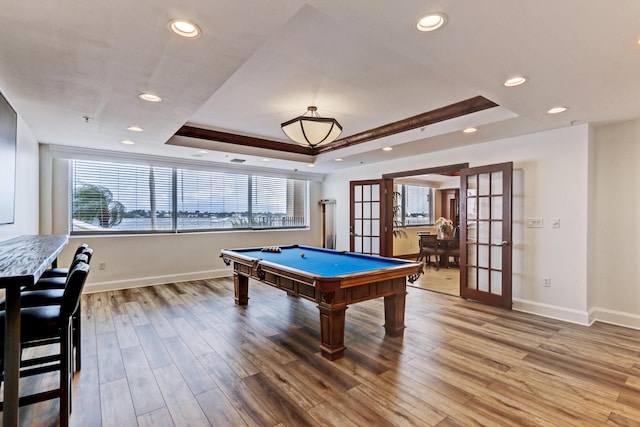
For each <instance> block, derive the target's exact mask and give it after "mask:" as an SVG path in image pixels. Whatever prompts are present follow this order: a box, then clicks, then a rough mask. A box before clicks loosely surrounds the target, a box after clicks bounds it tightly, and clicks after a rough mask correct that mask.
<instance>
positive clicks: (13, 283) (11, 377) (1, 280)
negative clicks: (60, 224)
mask: <svg viewBox="0 0 640 427" xmlns="http://www.w3.org/2000/svg"><path fill="white" fill-rule="evenodd" d="M68 242H69V237H68V236H67V235H61V234H57V235H25V236H18V237H14V238H11V239H9V240H5V241H2V242H0V288H4V289H5V292H6V296H5V299H6V308H5V310H6V314H5V319H6V321H5V325H4V328H5V329H4V330H5V332H4V406H3V414H2V415H3V424H2V425H3V426H16V425H18V409H19V385H20V384H19V382H20V293H21V290H22V289H23V288H28V287H30V286H33V285H35V283H36V282H37V281H38V279H39V278H40V276H41V275H42V273H43V272H44V271H45V270H46V269H47V267H49V266H50V265H51V264H53V263H54V262H55V261H56V259H57V257H58V255H59V254H60V252H62V250H63V249H64V247H65V246H66V245H67V243H68Z"/></svg>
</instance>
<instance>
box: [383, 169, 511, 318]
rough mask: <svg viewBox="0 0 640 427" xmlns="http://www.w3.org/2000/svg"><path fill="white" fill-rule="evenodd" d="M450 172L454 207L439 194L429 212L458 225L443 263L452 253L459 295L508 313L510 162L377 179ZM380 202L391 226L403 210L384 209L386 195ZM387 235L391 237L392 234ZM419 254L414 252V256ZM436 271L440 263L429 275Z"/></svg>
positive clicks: (443, 239) (442, 239)
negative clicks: (456, 264) (456, 265)
mask: <svg viewBox="0 0 640 427" xmlns="http://www.w3.org/2000/svg"><path fill="white" fill-rule="evenodd" d="M455 174H459V176H460V185H459V186H460V188H459V190H458V193H457V194H459V203H457V204H455V203H452V202H451V199H450V196H447V197H444V196H443V197H442V200H444V201H443V202H441V206H440V209H439V211H438V208H437V207H436V205H435V204H434V207H433V209H434V211H433V212H432V218H435V217H437V216H438V215H440V214H441V213H442V212H447V213H448V215H449V216H452V218H447V220H449V221H451V223H453V222H454V221H456V222H458V221H459V224H460V227H459V233H458V237H457V238H452V239H451V240H453V241H456V242H457V243H458V245H459V247H458V249H457V252H455V251H451V250H450V247H449V249H448V250H447V251H445V252H444V253H445V254H448V255H445V256H444V259H445V265H449V260H450V256H451V255H453V254H454V253H455V254H456V255H457V259H458V261H459V268H460V270H459V273H458V275H459V281H458V282H459V295H460V296H461V297H463V298H466V299H472V300H476V301H479V302H482V303H485V304H489V305H493V306H496V307H503V308H507V309H511V305H512V298H511V295H512V294H511V287H512V277H511V276H512V273H511V263H512V248H511V238H512V176H513V163H512V162H506V163H500V164H494V165H484V166H478V167H474V168H469V165H468V164H466V163H465V164H456V165H449V166H443V167H437V168H427V169H420V170H413V171H405V172H400V173H394V174H387V175H383V177H382V178H383V180H400V179H404V180H406V179H408V178H409V177H411V179H417V178H416V177H422V176H427V175H446V176H452V175H455ZM396 190H397V187H396V188H394V190H393V193H394V195H395V193H396V192H397V191H396ZM402 191H406V189H404V188H403V190H402ZM454 193H455V192H454ZM386 199H387V204H388V205H389V207H388V209H385V211H384V215H383V216H388V217H392V216H393V219H394V224H395V223H397V218H396V217H397V212H398V211H401V212H403V211H402V210H403V209H405V210H406V207H405V206H404V205H402V206H401V209H400V210H398V209H397V206H390V205H391V204H392V203H393V196H391V195H389V196H388V197H386ZM403 200H405V199H403ZM434 202H437V198H435V199H434ZM403 203H404V201H403ZM443 205H444V206H443ZM403 215H404V217H403V218H406V216H407V215H406V212H403ZM456 215H459V218H456ZM414 225H415V223H414V224H407V223H404V224H403V228H404V231H405V232H406V230H409V229H411V228H413V227H412V226H414ZM394 228H395V227H394ZM394 231H395V230H394ZM425 232H427V231H425ZM433 232H437V230H433ZM384 234H385V235H386V236H387V237H388V239H392V238H393V236H392V231H391V230H388V231H385V233H384ZM393 234H396V235H397V233H393ZM405 234H408V233H405ZM409 238H411V236H409ZM437 240H438V242H437V245H440V244H444V243H446V240H447V236H445V235H442V236H438V239H437ZM421 252H422V251H420V250H418V253H421ZM391 253H392V254H393V256H399V255H402V254H399V253H396V251H395V248H394V249H393V250H392V251H391ZM422 253H425V252H422ZM436 253H437V251H436ZM438 261H440V262H441V260H436V262H438ZM442 268H443V265H442V263H440V264H438V266H436V269H435V271H436V272H439V271H440V269H442ZM433 276H435V275H433ZM423 277H425V279H426V278H427V277H428V276H426V275H424V276H423ZM445 280H446V279H445ZM449 280H451V279H449ZM427 282H429V280H427ZM431 282H434V283H435V277H432V280H431ZM434 290H435V289H434Z"/></svg>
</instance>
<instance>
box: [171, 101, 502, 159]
mask: <svg viewBox="0 0 640 427" xmlns="http://www.w3.org/2000/svg"><path fill="white" fill-rule="evenodd" d="M497 106H498V104H496V103H495V102H493V101H490V100H488V99H487V98H485V97H483V96H476V97H473V98H469V99H466V100H464V101H460V102H456V103H455V104H451V105H447V106H444V107H441V108H438V109H435V110H431V111H427V112H426V113H422V114H418V115H417V116H413V117H408V118H406V119H402V120H398V121H397V122H393V123H389V124H386V125H383V126H379V127H377V128H374V129H370V130H366V131H364V132H360V133H357V134H354V135H350V136H347V137H345V138H341V139H338V140H336V141H334V142H332V143H330V144H327V145H323V146H320V147H316V148H311V147H303V146H302V145H296V144H289V143H286V142H281V141H273V140H270V139H263V138H256V137H253V136H246V135H238V134H235V133H228V132H222V131H217V130H211V129H203V128H198V127H195V126H187V125H185V126H182V127H181V128H180V129H178V131H177V132H176V136H186V137H189V138H197V139H203V140H208V141H217V142H224V143H228V144H236V145H244V146H247V147H256V148H265V149H267V150H277V151H284V152H288V153H298V154H306V155H311V156H316V155H318V154H320V153H325V152H328V151H333V150H338V149H340V148H346V147H351V146H353V145H357V144H362V143H363V142H368V141H372V140H374V139H379V138H384V137H385V136H390V135H395V134H397V133H402V132H406V131H408V130H412V129H417V128H420V127H423V126H428V125H431V124H434V123H439V122H443V121H445V120H449V119H453V118H456V117H460V116H464V115H467V114H472V113H476V112H478V111H482V110H486V109H488V108H493V107H497ZM167 143H168V144H169V142H167ZM170 144H172V145H179V144H176V142H171V143H170Z"/></svg>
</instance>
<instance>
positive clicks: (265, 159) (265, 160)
mask: <svg viewBox="0 0 640 427" xmlns="http://www.w3.org/2000/svg"><path fill="white" fill-rule="evenodd" d="M262 161H263V162H270V161H271V159H267V158H266V157H264V158H263V159H262Z"/></svg>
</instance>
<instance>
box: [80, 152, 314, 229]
mask: <svg viewBox="0 0 640 427" xmlns="http://www.w3.org/2000/svg"><path fill="white" fill-rule="evenodd" d="M71 191H72V197H71V212H72V214H71V215H72V218H71V219H72V221H71V232H72V233H76V234H82V233H117V232H180V231H203V230H224V229H243V228H244V229H256V228H295V227H307V226H308V220H307V217H308V215H307V210H308V209H307V207H308V182H307V181H305V180H294V179H288V178H280V177H265V176H257V175H247V174H240V173H229V172H222V171H212V170H192V169H185V168H171V167H163V166H151V165H132V164H120V163H108V162H94V161H84V160H74V161H73V173H72V183H71Z"/></svg>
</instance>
